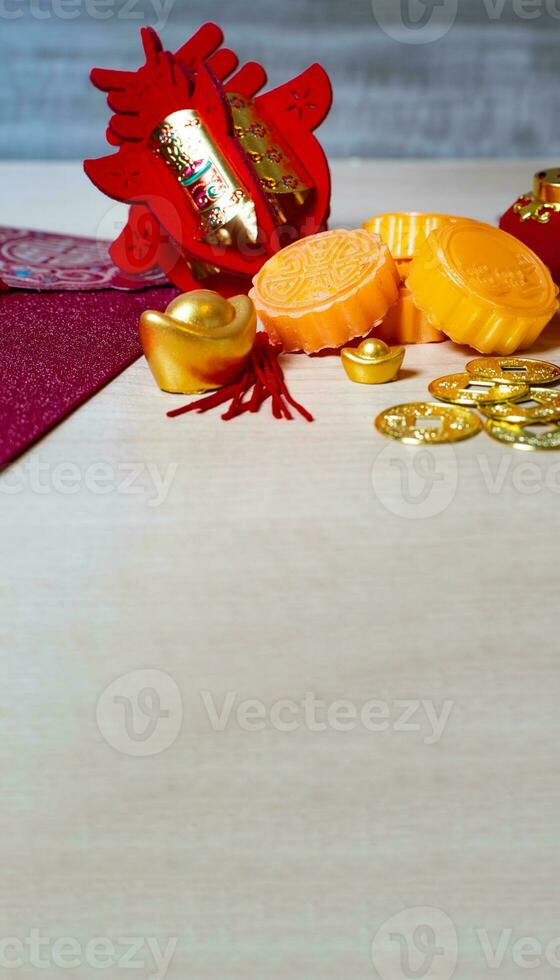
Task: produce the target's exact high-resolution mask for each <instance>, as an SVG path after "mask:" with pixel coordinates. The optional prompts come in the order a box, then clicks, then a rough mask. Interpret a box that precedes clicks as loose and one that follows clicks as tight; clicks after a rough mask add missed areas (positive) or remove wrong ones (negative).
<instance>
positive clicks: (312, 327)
mask: <svg viewBox="0 0 560 980" xmlns="http://www.w3.org/2000/svg"><path fill="white" fill-rule="evenodd" d="M399 284H400V276H399V273H398V271H397V267H396V265H395V262H394V260H393V257H392V255H391V253H390V251H389V249H388V247H387V245H386V244H385V243H384V242H383V241H382V240H381V238H380V237H379V236H378V235H371V234H370V233H368V232H367V231H365V230H363V229H358V230H356V231H344V230H339V229H333V230H332V231H325V232H321V233H320V234H318V235H311V236H309V238H303V239H301V240H300V241H297V242H293V244H292V245H288V246H287V248H284V249H282V251H280V252H278V253H277V254H276V255H273V256H272V257H271V258H270V259H269V260H268V261H267V262H266V263H265V265H264V266H263V267H262V269H261V270H260V272H259V273H258V274H257V275H256V276H255V278H254V279H253V289H252V290H251V292H250V293H249V295H250V297H251V299H252V300H253V302H254V304H255V307H256V310H257V313H258V314H259V317H260V319H261V322H262V324H263V326H264V328H265V330H266V331H267V333H268V334H269V335H270V337H271V339H272V340H273V341H275V342H278V343H281V344H282V346H283V348H284V350H286V351H297V350H303V351H305V352H306V353H307V354H312V353H316V352H317V351H320V350H324V349H326V348H338V347H341V346H342V345H343V344H345V343H347V342H348V341H349V340H352V339H353V338H354V337H365V336H366V335H367V334H369V333H370V331H371V329H372V327H374V326H375V325H376V324H378V323H379V322H380V321H381V320H382V319H383V317H384V316H385V315H386V313H387V311H388V309H389V308H390V307H391V306H392V305H393V303H395V302H396V300H397V298H398V289H399Z"/></svg>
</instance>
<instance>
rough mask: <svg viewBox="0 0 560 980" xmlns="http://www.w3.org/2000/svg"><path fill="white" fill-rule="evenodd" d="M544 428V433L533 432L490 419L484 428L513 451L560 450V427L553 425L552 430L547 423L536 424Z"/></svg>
mask: <svg viewBox="0 0 560 980" xmlns="http://www.w3.org/2000/svg"><path fill="white" fill-rule="evenodd" d="M536 424H537V425H539V424H540V425H542V426H543V431H542V432H531V431H529V430H528V429H527V428H526V427H525V426H523V425H509V424H508V423H507V422H495V421H494V420H493V419H488V421H487V422H485V424H484V428H485V430H486V432H487V433H488V435H489V436H491V437H492V439H496V440H497V441H498V442H501V443H504V444H505V445H507V446H511V448H512V449H521V450H525V451H526V452H527V451H528V452H531V451H533V450H539V449H560V425H554V424H552V428H550V427H549V426H548V427H547V423H538V422H537V423H536Z"/></svg>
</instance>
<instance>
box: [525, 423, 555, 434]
mask: <svg viewBox="0 0 560 980" xmlns="http://www.w3.org/2000/svg"><path fill="white" fill-rule="evenodd" d="M523 432H525V433H527V434H528V435H531V436H544V435H546V434H547V433H548V432H558V426H557V425H551V424H550V422H545V423H544V424H543V425H524V426H523Z"/></svg>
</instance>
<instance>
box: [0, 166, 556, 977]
mask: <svg viewBox="0 0 560 980" xmlns="http://www.w3.org/2000/svg"><path fill="white" fill-rule="evenodd" d="M544 162H546V161H544ZM538 163H540V161H539V162H537V161H529V162H528V163H527V164H513V163H512V164H508V165H505V166H504V167H502V166H500V165H498V164H488V165H479V164H471V163H465V164H461V165H459V164H457V165H453V164H427V163H410V164H406V165H404V164H401V165H399V164H396V163H387V164H381V163H377V164H374V163H364V162H361V163H360V162H357V161H356V162H354V163H349V164H338V165H336V166H335V167H334V209H333V210H334V214H333V223H334V224H337V225H348V226H352V225H354V224H356V223H357V222H359V221H360V220H361V219H363V218H364V217H366V216H368V214H369V213H373V212H375V211H379V210H382V209H386V208H387V209H390V208H395V207H400V208H412V207H414V208H417V209H423V208H435V207H437V206H440V207H441V209H442V210H445V211H450V212H457V213H461V214H469V215H474V216H477V217H480V218H486V219H487V220H493V219H494V218H495V216H496V215H497V213H498V212H499V211H500V210H501V209H503V208H504V207H505V206H506V205H507V204H508V203H509V201H510V200H511V199H512V198H513V197H514V195H515V194H516V193H517V192H518V191H519V190H521V189H523V188H524V187H525V186H527V184H528V178H529V177H530V175H531V173H532V172H533V169H535V167H536V166H537V165H538ZM0 179H1V180H2V185H3V186H9V187H10V196H9V199H8V200H6V201H5V202H4V211H3V214H2V218H3V220H4V221H6V222H7V223H13V224H21V225H32V226H42V227H51V228H52V229H53V230H74V231H77V232H80V231H81V232H83V233H92V232H94V231H95V229H96V227H97V226H98V224H99V221H100V219H101V218H102V217H103V214H104V211H105V210H106V203H105V202H104V201H103V199H102V198H101V197H100V196H99V195H97V194H96V192H94V191H93V190H92V189H91V188H90V187H89V185H88V184H87V182H86V181H85V179H84V178H83V177H82V176H81V175H80V172H79V168H78V166H77V165H51V166H50V167H48V168H38V167H27V166H24V165H13V166H8V165H4V166H2V167H0ZM38 328H40V324H38ZM537 352H538V353H539V354H541V355H544V356H547V357H551V358H552V359H560V331H559V329H558V327H557V326H555V327H552V328H550V329H549V330H548V331H547V333H546V334H545V335H544V336H543V338H542V341H541V342H540V343H539V345H538V348H537ZM467 356H468V352H467V351H465V350H462V349H457V348H456V347H454V346H453V345H452V344H451V343H444V344H441V345H427V346H422V347H418V348H410V349H409V350H408V351H407V355H406V361H405V367H406V372H405V375H404V376H403V377H402V379H401V380H399V381H397V382H395V383H394V384H392V385H390V386H384V387H380V388H374V389H370V388H368V387H362V386H358V385H352V384H350V383H349V382H348V381H347V379H346V378H345V376H344V374H343V372H342V370H341V366H340V363H339V361H338V359H336V358H322V359H312V358H306V357H303V356H291V357H289V358H287V359H286V365H285V369H286V375H287V377H288V380H289V383H290V386H291V387H292V389H293V392H294V395H295V396H296V397H297V398H299V399H300V400H301V401H302V402H303V403H304V404H305V405H306V406H308V407H309V408H310V409H311V410H312V411H313V412H314V413H315V415H316V422H315V423H314V424H313V425H307V424H305V423H304V422H296V421H294V422H292V423H285V424H281V423H279V422H274V421H272V419H271V418H270V417H269V416H268V414H267V413H266V412H261V414H260V415H258V416H257V417H254V418H253V417H251V418H247V417H244V418H242V419H240V420H238V421H236V422H232V423H228V424H225V423H223V422H222V421H221V420H220V419H219V417H217V416H216V415H213V414H209V415H207V416H202V417H186V418H183V419H178V420H175V421H171V420H169V419H167V418H166V417H165V410H166V409H167V408H168V407H169V405H171V404H176V401H175V400H174V399H173V398H172V396H168V395H164V394H162V393H161V392H159V390H158V389H157V388H156V386H155V385H154V383H153V381H152V378H151V376H150V374H149V371H148V369H147V366H146V364H145V362H144V361H143V360H140V361H139V362H138V363H136V364H135V365H134V366H133V367H132V368H130V369H129V370H128V371H127V372H125V373H124V374H123V375H121V377H119V378H118V379H117V380H116V381H114V382H113V383H112V384H111V385H109V386H108V387H106V388H105V389H104V390H103V391H102V392H101V393H100V394H99V395H98V396H97V397H95V398H93V399H92V400H91V401H89V402H88V403H87V404H86V405H84V406H83V407H82V408H81V409H80V410H79V411H78V412H76V413H75V414H74V415H73V416H72V417H71V418H70V419H69V420H67V421H66V422H65V423H64V424H63V425H61V426H60V427H59V428H58V429H57V430H56V431H55V432H54V433H52V434H51V435H50V436H49V437H48V438H46V439H44V440H43V441H42V442H41V443H40V444H39V445H38V446H37V447H36V448H34V449H33V450H32V451H31V452H30V453H28V454H27V455H26V457H24V459H23V460H22V461H21V462H20V463H19V464H17V466H15V467H12V468H11V469H10V470H8V471H7V472H6V473H5V474H4V475H3V476H2V478H1V480H0V487H1V488H2V489H3V491H4V492H3V493H0V522H1V540H2V554H3V575H2V582H1V586H0V589H1V594H2V616H1V617H0V639H1V641H2V651H3V660H2V663H3V684H2V688H1V694H0V733H1V736H2V737H1V738H0V767H1V771H2V774H3V777H2V784H3V786H2V789H3V791H2V814H3V821H2V834H1V836H0V862H1V865H2V869H3V871H2V876H1V884H0V922H1V923H2V925H1V930H0V931H1V935H2V936H20V937H22V938H23V937H24V936H26V935H28V934H29V931H30V929H31V928H33V927H35V928H40V929H41V931H42V933H43V935H46V936H50V937H52V938H56V937H57V936H71V937H77V939H78V940H79V941H80V942H81V943H84V942H86V941H87V940H89V939H91V938H93V937H95V936H106V937H109V938H112V939H113V940H116V939H117V938H118V937H123V936H136V935H138V936H145V937H156V938H157V939H158V940H159V941H161V942H162V944H164V943H165V941H166V939H167V937H169V936H176V937H178V939H179V943H178V948H177V952H176V954H175V957H174V960H173V963H172V965H171V967H170V969H169V972H168V974H167V976H168V977H169V978H171V980H186V978H193V980H202V978H211V980H224V978H234V977H235V978H243V980H257V978H259V980H261V978H262V977H270V978H274V980H295V978H300V977H301V978H305V980H343V978H344V980H346V978H352V980H370V978H372V977H373V976H375V973H374V971H373V967H372V964H371V960H370V942H371V940H372V938H373V935H374V934H375V932H376V930H377V929H378V927H379V926H380V924H381V923H382V922H383V921H384V920H385V919H386V918H387V917H388V916H389V915H391V914H393V913H396V912H398V911H399V910H401V909H403V908H405V907H411V906H435V907H438V908H441V909H444V910H445V911H446V912H447V914H448V915H449V916H450V917H451V919H452V920H453V922H454V924H455V927H456V929H457V933H458V936H459V946H460V956H459V964H458V967H457V972H456V974H455V976H456V977H458V978H460V980H463V978H464V980H473V978H483V977H490V976H494V977H495V976H498V977H502V976H503V977H504V978H506V977H507V978H508V980H509V977H510V976H511V975H512V973H511V969H510V968H511V959H508V958H507V957H506V960H505V961H504V965H503V966H502V968H501V969H500V970H498V971H496V970H494V971H491V970H490V968H489V967H488V965H487V963H486V962H485V961H484V958H483V955H482V951H481V947H480V943H479V941H478V940H477V938H476V935H475V929H476V928H485V929H486V930H488V932H489V933H490V936H491V939H492V942H493V943H496V942H497V939H498V930H500V929H502V928H506V927H510V928H512V929H513V930H514V934H515V937H516V938H518V937H519V936H522V935H526V934H529V935H531V936H534V937H536V938H537V939H538V940H543V941H548V940H549V939H550V938H552V937H553V936H555V935H558V933H559V932H560V923H559V921H558V916H557V904H556V901H555V899H556V891H557V881H558V876H559V874H560V859H559V851H558V829H557V828H558V819H557V813H558V804H559V800H560V787H559V780H558V766H557V756H558V742H559V723H558V693H559V680H558V657H557V653H558V640H557V602H558V554H557V551H558V548H557V540H558V524H559V517H558V515H559V500H560V472H559V471H560V457H559V456H558V454H554V453H552V454H549V455H546V454H541V455H534V456H531V457H530V459H527V457H526V456H525V455H524V454H522V453H515V452H513V451H506V450H504V449H502V448H501V447H500V446H498V445H497V444H495V443H493V442H491V440H490V439H488V438H487V437H486V436H485V435H480V436H479V437H477V438H476V439H473V440H472V441H470V442H468V443H465V444H463V445H459V446H456V447H454V448H451V449H448V450H446V453H445V455H441V456H438V455H437V454H435V453H434V455H433V457H432V463H433V466H434V480H433V489H432V493H431V495H430V494H429V495H428V500H429V501H431V502H433V506H434V509H435V511H436V512H435V513H433V515H432V516H425V517H423V518H420V519H415V516H414V515H415V506H417V505H415V504H414V503H412V504H409V505H406V501H405V503H403V501H404V500H405V498H404V496H403V487H404V489H405V490H406V487H405V485H404V484H401V483H400V482H399V480H400V478H399V479H397V478H398V477H399V474H400V473H401V472H404V477H403V479H405V480H406V478H407V476H408V478H409V479H411V480H412V479H413V478H414V476H415V473H416V472H420V473H422V472H424V473H425V472H426V471H425V470H424V469H423V465H424V464H423V463H422V462H420V463H418V457H417V456H416V455H415V454H414V451H410V450H407V449H405V448H401V447H399V446H396V445H395V446H393V445H392V444H391V443H388V442H386V441H384V440H383V439H382V438H381V437H380V436H378V435H377V434H376V432H375V431H374V429H373V419H374V417H375V415H376V414H377V413H378V412H379V411H380V410H381V409H383V408H385V407H388V406H389V405H391V404H394V403H397V402H399V401H410V400H415V399H422V398H424V397H425V396H426V385H427V383H428V382H429V381H430V380H431V379H432V378H434V377H437V376H439V375H441V374H445V373H448V372H451V371H454V370H458V369H460V368H461V367H462V366H463V364H464V363H465V360H466V359H467ZM411 452H412V454H411ZM39 463H40V464H42V469H41V471H40V472H39V474H38V470H37V466H38V464H39ZM61 463H70V464H72V466H73V467H75V468H77V472H78V475H79V483H80V485H79V487H78V492H76V493H74V494H67V493H61V492H60V489H57V486H58V484H57V480H58V479H59V478H60V472H61V471H60V469H57V467H59V466H60V464H61ZM98 463H103V464H105V474H106V476H107V474H108V475H109V477H111V474H113V479H114V480H115V479H116V476H115V475H118V474H119V473H121V470H120V469H119V468H120V467H122V466H123V465H124V466H127V465H130V464H131V463H137V464H140V465H141V466H144V467H146V466H147V464H149V463H151V464H157V466H158V468H159V470H158V472H161V473H163V472H165V471H166V470H167V467H169V466H172V467H176V472H175V475H174V479H173V481H172V484H171V487H170V490H169V493H168V495H167V497H166V499H165V501H164V502H163V503H161V505H160V506H153V487H152V486H151V485H150V484H149V482H148V481H146V480H145V490H144V492H141V493H140V494H139V495H130V494H125V493H122V492H118V491H117V490H113V491H112V492H107V493H99V492H94V490H95V488H96V487H97V489H98V484H97V483H96V481H97V478H98V471H93V470H92V467H93V466H94V464H98ZM528 464H530V466H531V467H532V469H530V470H527V469H526V468H527V465H528ZM430 465H432V464H431V463H430ZM399 467H400V469H399ZM403 467H404V471H403ZM415 467H418V469H417V470H415V469H414V468H415ZM72 472H74V473H75V472H76V470H73V471H72ZM372 472H373V473H374V474H375V476H374V481H373V482H372ZM57 473H58V476H56V474H57ZM37 474H38V478H39V479H40V481H41V486H42V487H43V491H44V492H38V491H37V488H36V485H35V484H33V480H35V479H37ZM92 474H93V475H92ZM96 474H97V475H96ZM145 474H146V470H144V475H145ZM416 478H417V479H420V483H419V484H416V485H415V484H412V486H411V490H412V491H413V492H417V491H418V489H419V488H420V489H422V488H425V485H426V484H425V480H424V478H422V477H420V478H418V477H416ZM17 479H19V480H20V484H21V489H20V490H19V491H18V492H15V493H10V494H8V493H7V492H6V487H7V486H8V485H10V486H11V487H12V488H13V486H14V485H16V486H17V484H16V480H17ZM430 479H431V477H430ZM86 481H89V485H90V489H88V486H87V485H86ZM496 481H497V484H498V486H497V485H496ZM109 482H110V480H109ZM500 483H501V486H500ZM34 486H35V489H34ZM92 486H93V488H94V489H93V490H92V489H91V487H92ZM45 487H46V490H45ZM394 511H396V513H395V512H394ZM410 513H412V514H413V517H410V516H407V515H409V514H410ZM141 668H155V669H157V670H160V671H164V672H166V673H167V674H169V675H170V676H171V677H172V678H173V680H174V681H175V683H176V684H177V686H178V688H179V689H180V692H181V696H182V703H183V711H184V717H183V723H182V728H181V731H180V733H179V734H178V737H177V738H176V740H175V741H174V743H173V744H172V745H171V746H170V747H169V748H168V749H167V750H166V751H164V752H162V753H160V754H157V755H154V756H152V757H147V758H133V757H131V756H130V755H127V754H126V753H123V751H119V750H116V749H115V748H112V747H111V746H110V745H109V744H107V741H106V740H105V738H104V737H103V731H102V730H100V728H99V727H98V725H97V724H96V703H97V701H98V698H99V697H100V695H101V694H102V692H103V691H104V689H105V688H106V687H107V686H108V685H109V684H110V683H111V682H113V681H114V680H115V679H116V678H118V677H119V676H121V675H125V674H127V673H129V672H133V671H136V670H138V669H141ZM130 683H132V682H130ZM133 690H134V688H133V687H132V689H131V691H132V692H133ZM203 691H208V692H211V694H212V696H213V697H214V698H215V699H216V700H217V701H218V703H219V704H221V701H222V699H223V697H225V696H226V694H227V692H237V697H238V699H239V700H243V699H257V700H258V701H260V702H262V703H263V704H264V705H265V706H266V709H267V710H268V709H269V708H270V706H271V705H272V704H274V703H275V702H276V701H278V699H280V698H288V699H293V700H295V701H301V700H302V699H303V698H304V696H305V693H306V692H314V694H315V696H316V697H317V698H320V699H323V700H324V701H326V702H327V703H331V702H333V701H336V700H337V699H340V698H346V699H349V700H350V701H351V702H352V703H353V704H354V705H356V706H357V707H358V708H359V707H360V706H361V705H362V704H363V703H364V702H365V701H367V700H368V699H371V698H377V699H382V700H383V701H384V702H385V703H386V704H387V705H388V710H389V712H390V725H389V728H388V729H387V730H386V731H384V732H378V733H373V732H370V731H368V730H366V729H365V728H364V727H363V726H360V725H358V726H357V727H356V728H355V730H354V731H350V732H341V731H336V730H334V729H333V728H332V727H331V728H327V729H326V730H325V731H319V732H313V731H310V730H309V728H308V727H305V725H301V726H300V728H299V729H298V730H297V731H294V732H291V733H288V732H282V731H279V730H278V729H277V728H275V727H273V725H271V724H269V723H268V722H267V725H266V728H265V730H264V731H262V732H250V731H245V730H243V728H242V727H240V725H239V724H238V723H237V721H236V720H235V717H234V718H233V719H232V720H231V721H230V723H229V724H228V725H227V726H226V728H225V730H224V731H221V732H220V731H215V730H213V728H212V726H211V723H210V720H209V717H208V714H207V712H206V711H205V709H204V706H203V703H202V701H201V692H203ZM131 696H132V693H131ZM402 699H409V700H410V699H426V700H428V701H430V702H431V701H433V702H434V703H435V705H436V706H437V708H438V710H439V709H440V708H441V705H442V703H443V702H444V701H445V700H446V699H448V700H450V701H452V702H453V706H452V710H451V714H450V717H449V722H448V724H447V726H446V728H445V730H444V732H443V735H442V737H441V738H440V739H439V740H438V741H436V742H435V744H431V745H430V744H426V742H425V735H426V727H427V726H426V724H425V723H422V728H421V730H420V731H408V732H407V731H398V730H395V719H396V718H398V717H399V715H400V714H402V710H399V709H398V708H397V707H396V706H395V702H396V701H399V700H402ZM414 720H416V721H420V722H422V716H421V715H417V717H416V719H413V721H414ZM138 724H140V723H139V722H138ZM397 727H398V726H397ZM102 728H103V725H102ZM115 732H116V737H117V738H120V739H121V745H122V744H124V743H123V739H124V735H123V732H120V735H119V731H118V728H117V729H115ZM150 970H152V967H151V963H149V964H148V966H147V967H146V968H145V969H144V971H138V972H137V974H136V975H138V976H146V975H147V974H148V973H149V972H150ZM556 972H557V971H555V970H554V969H553V968H552V967H551V966H550V965H548V964H546V963H545V964H544V966H543V967H542V968H541V969H540V971H539V973H538V976H539V977H544V978H551V977H553V976H556ZM109 974H110V975H111V976H112V977H113V976H114V977H117V976H120V974H121V971H120V970H117V969H114V970H112V971H109ZM123 974H124V971H123ZM17 975H18V976H19V977H24V978H25V980H32V978H34V977H35V976H36V975H37V969H34V968H33V967H31V966H30V965H29V964H28V963H26V965H25V966H24V967H23V968H21V969H20V970H18V973H17ZM75 975H76V976H79V977H80V980H81V978H82V977H83V978H88V980H89V978H90V977H91V978H93V977H97V976H98V975H99V971H97V970H94V969H93V968H89V967H87V965H83V966H82V968H81V969H80V970H79V971H77V972H76V974H75ZM124 975H126V974H124ZM400 975H401V974H399V973H398V972H397V973H395V972H394V973H393V975H392V980H399V978H400ZM428 975H429V976H432V975H433V976H435V975H436V974H428ZM43 976H45V977H47V978H49V980H51V978H53V980H54V978H55V977H56V978H58V977H59V976H60V969H56V968H54V967H52V966H51V967H48V968H47V969H45V970H43Z"/></svg>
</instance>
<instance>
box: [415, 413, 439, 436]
mask: <svg viewBox="0 0 560 980" xmlns="http://www.w3.org/2000/svg"><path fill="white" fill-rule="evenodd" d="M442 425H443V419H442V417H441V415H430V416H429V417H428V418H423V419H416V428H417V429H430V430H431V431H432V432H441V427H442Z"/></svg>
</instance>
